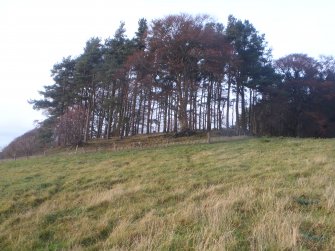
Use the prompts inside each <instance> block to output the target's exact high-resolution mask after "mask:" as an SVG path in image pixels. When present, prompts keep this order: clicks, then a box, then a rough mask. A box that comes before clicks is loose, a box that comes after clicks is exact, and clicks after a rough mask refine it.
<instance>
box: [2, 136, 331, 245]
mask: <svg viewBox="0 0 335 251" xmlns="http://www.w3.org/2000/svg"><path fill="white" fill-rule="evenodd" d="M334 153H335V141H334V140H321V139H320V140H313V139H285V138H284V139H283V138H273V139H272V138H270V139H268V138H262V139H244V140H238V141H231V142H222V143H215V144H194V145H176V146H168V147H161V148H151V149H150V148H149V149H136V150H128V151H118V152H111V151H105V152H103V151H100V152H97V153H86V154H77V155H69V154H65V153H63V154H57V155H54V156H49V157H40V158H35V159H29V160H19V161H7V162H2V163H0V250H62V249H64V250H332V249H333V248H334V246H335V213H334V212H335V165H334V163H335V154H334Z"/></svg>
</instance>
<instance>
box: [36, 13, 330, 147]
mask: <svg viewBox="0 0 335 251" xmlns="http://www.w3.org/2000/svg"><path fill="white" fill-rule="evenodd" d="M125 27H126V26H125V23H122V22H121V23H120V26H119V28H118V29H117V30H116V31H115V34H114V37H112V38H108V39H106V40H105V41H102V40H101V39H100V38H91V39H90V40H89V41H87V43H86V46H85V48H84V51H83V53H82V54H81V55H80V56H78V57H76V58H73V57H71V56H69V57H65V58H63V60H62V61H61V62H60V63H56V64H55V65H54V67H53V69H52V71H51V73H52V76H53V80H54V83H53V84H51V85H48V86H45V87H44V90H42V91H40V94H41V95H42V96H43V98H42V99H40V100H32V101H30V102H31V104H33V107H34V109H42V110H45V111H47V113H48V116H49V118H48V120H49V121H53V122H54V136H53V137H54V139H56V140H57V141H58V143H59V144H78V143H79V142H86V141H87V140H89V139H92V138H107V139H108V138H110V137H112V136H118V137H124V136H129V135H135V134H149V133H154V132H165V133H168V132H174V133H177V132H183V131H188V130H191V131H196V130H203V131H211V130H225V129H229V130H234V131H235V133H236V134H254V135H255V134H257V135H284V136H302V137H332V136H334V135H335V124H334V123H335V117H334V116H335V115H334V113H333V111H334V107H333V106H334V105H335V102H334V101H335V100H334V99H335V88H334V87H335V60H334V58H332V57H321V58H320V59H314V58H311V57H309V56H307V55H304V54H291V55H288V56H286V57H283V58H280V59H278V60H275V61H273V59H272V56H271V50H270V49H269V48H268V47H267V42H266V40H265V35H264V34H260V33H259V32H258V31H257V29H256V28H255V27H254V26H253V25H252V24H251V23H250V22H249V21H247V20H246V21H242V20H238V19H236V18H235V17H233V16H229V18H228V21H227V25H224V24H222V23H217V22H215V21H214V20H213V18H211V17H210V16H207V15H199V16H192V15H188V14H180V15H169V16H166V17H163V18H159V19H156V20H153V21H151V22H150V23H148V22H147V20H146V19H144V18H143V19H140V20H139V22H138V31H137V32H136V33H135V35H134V37H133V38H128V37H127V36H126V29H125Z"/></svg>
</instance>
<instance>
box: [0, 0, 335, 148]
mask: <svg viewBox="0 0 335 251" xmlns="http://www.w3.org/2000/svg"><path fill="white" fill-rule="evenodd" d="M334 10H335V1H334V0H318V1H314V0H160V1H157V0H121V1H111V0H109V1H108V0H94V1H89V0H57V1H54V0H0V149H1V147H4V146H6V145H7V144H9V143H10V142H11V141H12V140H13V139H14V138H16V137H18V136H20V135H22V134H23V133H25V132H27V131H29V130H31V129H33V128H34V126H35V122H34V121H36V120H39V121H41V120H43V119H44V118H45V116H44V115H43V114H42V112H41V111H35V110H33V109H32V106H31V105H30V104H28V100H30V99H40V98H42V97H41V96H39V94H38V91H41V90H43V86H45V85H51V84H53V81H52V78H51V76H50V70H51V69H52V67H53V65H54V64H56V63H57V62H60V61H61V60H62V58H63V57H67V56H70V55H71V56H73V57H75V56H78V55H80V54H81V53H82V52H83V48H84V46H85V43H86V41H87V40H88V39H89V38H91V37H100V38H102V39H106V38H108V37H113V35H114V33H115V30H116V29H117V28H118V27H119V25H120V22H121V21H124V22H125V23H126V29H127V34H128V37H132V36H133V34H134V32H135V31H136V30H137V27H138V26H137V22H138V20H139V19H140V18H142V17H144V18H146V19H147V20H148V21H149V22H150V20H153V19H157V18H162V17H164V16H166V15H169V14H180V13H189V14H194V15H197V14H209V15H210V16H212V17H213V18H215V20H216V21H218V22H221V23H223V24H226V23H227V18H228V15H230V14H232V15H234V16H235V17H236V18H238V19H241V20H249V21H250V22H251V23H252V24H253V25H254V27H255V28H256V29H257V30H258V31H259V32H260V33H261V34H263V33H264V34H265V38H266V41H267V42H268V45H269V47H270V48H272V51H273V56H274V58H275V59H277V58H280V57H283V56H286V55H288V54H290V53H306V54H308V55H309V56H312V57H318V56H319V55H333V56H335V32H334V29H333V28H334V26H335V18H334V17H333V15H334V14H333V12H334Z"/></svg>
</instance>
